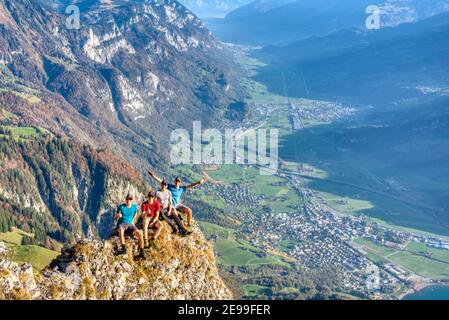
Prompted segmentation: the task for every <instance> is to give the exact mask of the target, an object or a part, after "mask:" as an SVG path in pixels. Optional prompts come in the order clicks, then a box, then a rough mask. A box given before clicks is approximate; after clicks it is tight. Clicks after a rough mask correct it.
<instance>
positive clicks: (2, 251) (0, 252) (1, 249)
mask: <svg viewBox="0 0 449 320" xmlns="http://www.w3.org/2000/svg"><path fill="white" fill-rule="evenodd" d="M7 253H8V248H7V247H6V245H5V244H4V243H3V242H1V241H0V256H6V254H7Z"/></svg>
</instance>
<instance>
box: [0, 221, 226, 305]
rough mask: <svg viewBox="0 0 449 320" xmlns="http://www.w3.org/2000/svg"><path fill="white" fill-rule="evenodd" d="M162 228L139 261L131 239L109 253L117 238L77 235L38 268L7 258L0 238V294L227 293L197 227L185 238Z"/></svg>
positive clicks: (159, 296) (156, 296)
mask: <svg viewBox="0 0 449 320" xmlns="http://www.w3.org/2000/svg"><path fill="white" fill-rule="evenodd" d="M168 229H169V228H168V226H167V225H165V228H164V230H163V232H162V234H161V237H160V238H159V239H158V241H157V242H156V246H155V247H152V248H151V249H149V251H148V254H149V257H148V259H147V260H145V261H135V260H134V256H135V254H134V251H136V250H137V244H136V243H135V242H134V241H131V240H129V241H127V245H128V255H127V256H115V254H114V251H115V248H116V246H117V238H113V239H111V240H107V241H100V240H83V241H81V242H79V243H77V244H76V245H75V246H73V247H72V248H71V249H69V250H67V251H65V252H64V253H63V254H61V255H60V256H59V257H58V258H57V259H56V260H54V261H53V262H52V263H51V265H50V266H49V267H48V268H47V269H46V270H44V271H42V272H41V273H36V272H35V271H33V268H32V267H31V265H29V264H24V265H19V264H17V263H15V262H11V261H9V260H8V259H7V257H8V254H7V252H6V250H5V249H4V247H3V246H2V244H1V243H0V299H14V300H16V299H37V300H59V299H62V300H78V299H83V300H84V299H100V300H111V299H113V300H117V299H126V300H128V299H132V300H140V299H145V300H167V299H181V300H183V299H193V300H206V299H231V298H232V294H231V292H230V291H229V289H228V288H227V287H226V285H225V284H224V283H223V281H222V279H221V278H220V276H219V275H218V271H217V267H216V263H215V258H214V256H213V253H212V249H211V247H210V245H209V243H208V242H207V241H206V240H205V239H204V237H203V235H202V233H201V231H200V230H199V228H198V227H194V233H193V234H192V235H191V236H189V237H186V238H180V237H178V236H172V235H171V234H170V232H169V230H168ZM2 248H3V249H2Z"/></svg>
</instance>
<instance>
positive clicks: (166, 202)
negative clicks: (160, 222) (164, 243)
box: [156, 180, 192, 236]
mask: <svg viewBox="0 0 449 320" xmlns="http://www.w3.org/2000/svg"><path fill="white" fill-rule="evenodd" d="M156 197H157V200H158V201H159V203H160V204H161V206H162V209H161V218H162V219H164V220H165V221H166V222H167V223H168V224H169V226H170V227H171V228H172V230H173V233H179V234H180V235H181V236H186V235H189V234H191V233H192V232H191V231H188V230H187V229H186V228H185V227H184V225H183V224H182V221H181V219H179V216H178V214H177V213H176V211H175V210H172V209H173V208H172V194H171V192H170V190H168V183H167V181H165V180H162V181H161V188H160V189H159V191H158V192H157V193H156Z"/></svg>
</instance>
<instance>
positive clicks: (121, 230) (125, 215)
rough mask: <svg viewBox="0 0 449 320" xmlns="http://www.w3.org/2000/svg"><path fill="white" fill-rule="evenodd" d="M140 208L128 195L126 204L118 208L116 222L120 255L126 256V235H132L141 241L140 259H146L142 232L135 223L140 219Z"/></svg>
mask: <svg viewBox="0 0 449 320" xmlns="http://www.w3.org/2000/svg"><path fill="white" fill-rule="evenodd" d="M138 213H139V207H138V206H137V205H136V204H134V203H133V197H132V196H131V195H130V194H128V195H127V196H126V201H125V203H124V204H121V205H120V206H118V208H117V211H116V214H115V216H114V220H118V221H117V232H118V234H119V237H120V244H121V246H122V247H121V249H120V250H119V254H126V253H127V252H126V245H125V234H131V235H132V236H134V237H135V238H137V239H138V240H139V258H142V259H146V255H145V251H144V242H143V234H142V231H140V230H138V229H137V227H136V225H135V224H134V221H135V220H136V218H137V217H138Z"/></svg>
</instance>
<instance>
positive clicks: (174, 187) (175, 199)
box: [148, 171, 206, 228]
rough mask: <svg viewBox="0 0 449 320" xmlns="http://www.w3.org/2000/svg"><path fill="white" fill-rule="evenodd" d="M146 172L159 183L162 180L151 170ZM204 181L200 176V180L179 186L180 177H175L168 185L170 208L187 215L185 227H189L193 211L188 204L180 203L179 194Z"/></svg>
mask: <svg viewBox="0 0 449 320" xmlns="http://www.w3.org/2000/svg"><path fill="white" fill-rule="evenodd" d="M148 174H149V175H150V177H152V178H153V179H154V180H156V181H157V182H159V183H161V182H162V181H163V179H161V178H159V177H158V176H156V175H155V174H154V172H152V171H148ZM205 182H206V178H202V179H201V180H199V181H197V182H194V183H192V184H189V185H186V186H181V184H182V180H181V178H179V177H176V179H175V181H174V184H169V185H168V190H170V192H171V194H172V208H173V210H174V211H175V213H176V212H181V213H183V214H185V215H186V216H187V227H189V228H190V226H191V223H192V215H193V213H192V209H190V208H189V207H188V206H186V205H184V204H182V202H181V196H182V194H183V193H184V191H186V190H187V189H191V188H194V187H196V186H199V185H201V184H203V183H205Z"/></svg>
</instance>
